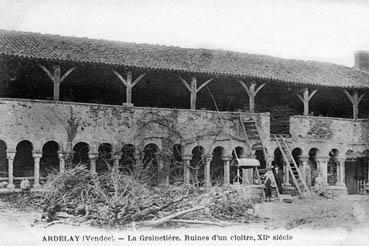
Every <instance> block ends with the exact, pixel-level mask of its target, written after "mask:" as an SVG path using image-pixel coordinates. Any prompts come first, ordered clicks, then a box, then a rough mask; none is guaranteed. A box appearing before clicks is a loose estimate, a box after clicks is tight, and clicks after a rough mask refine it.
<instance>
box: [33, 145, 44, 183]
mask: <svg viewBox="0 0 369 246" xmlns="http://www.w3.org/2000/svg"><path fill="white" fill-rule="evenodd" d="M32 156H33V159H34V163H35V165H34V174H33V175H34V182H33V188H35V189H38V188H41V185H40V159H41V157H42V154H41V153H40V152H33V153H32Z"/></svg>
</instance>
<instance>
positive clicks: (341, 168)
mask: <svg viewBox="0 0 369 246" xmlns="http://www.w3.org/2000/svg"><path fill="white" fill-rule="evenodd" d="M336 159H337V161H338V163H339V165H338V168H337V169H338V170H337V185H339V186H345V187H346V183H345V164H346V157H337V158H336Z"/></svg>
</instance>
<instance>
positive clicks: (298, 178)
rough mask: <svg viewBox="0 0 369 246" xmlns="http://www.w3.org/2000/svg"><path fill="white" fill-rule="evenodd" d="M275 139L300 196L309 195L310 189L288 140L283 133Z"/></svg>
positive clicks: (275, 136)
mask: <svg viewBox="0 0 369 246" xmlns="http://www.w3.org/2000/svg"><path fill="white" fill-rule="evenodd" d="M274 139H275V141H276V143H277V145H278V148H279V149H280V151H281V153H282V156H283V159H284V161H285V163H286V165H287V169H288V172H289V173H290V174H291V177H292V180H293V183H294V185H295V187H296V189H297V192H298V193H299V195H300V196H304V195H309V194H310V191H309V189H308V187H307V185H306V182H305V179H304V178H303V177H302V175H301V173H300V170H299V168H298V167H297V164H296V162H295V159H294V158H293V156H292V152H291V151H290V148H289V147H288V145H287V142H286V140H285V139H284V138H283V136H281V135H274Z"/></svg>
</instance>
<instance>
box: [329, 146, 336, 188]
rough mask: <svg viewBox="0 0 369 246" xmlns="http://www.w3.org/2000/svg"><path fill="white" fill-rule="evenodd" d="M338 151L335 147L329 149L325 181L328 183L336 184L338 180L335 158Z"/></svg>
mask: <svg viewBox="0 0 369 246" xmlns="http://www.w3.org/2000/svg"><path fill="white" fill-rule="evenodd" d="M338 154H339V152H338V150H337V149H332V150H331V151H329V153H328V155H329V160H328V164H327V182H328V185H336V184H337V182H338V165H339V162H338V160H337V156H338Z"/></svg>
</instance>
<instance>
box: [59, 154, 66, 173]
mask: <svg viewBox="0 0 369 246" xmlns="http://www.w3.org/2000/svg"><path fill="white" fill-rule="evenodd" d="M58 157H59V172H61V173H63V172H65V159H66V157H67V153H65V152H62V151H58Z"/></svg>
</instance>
